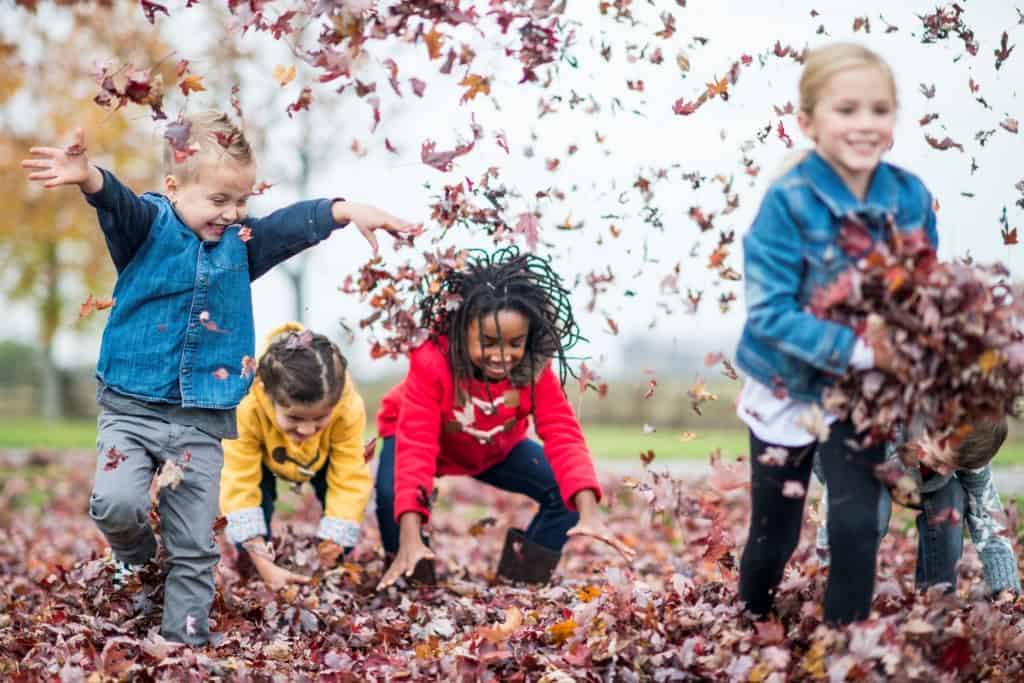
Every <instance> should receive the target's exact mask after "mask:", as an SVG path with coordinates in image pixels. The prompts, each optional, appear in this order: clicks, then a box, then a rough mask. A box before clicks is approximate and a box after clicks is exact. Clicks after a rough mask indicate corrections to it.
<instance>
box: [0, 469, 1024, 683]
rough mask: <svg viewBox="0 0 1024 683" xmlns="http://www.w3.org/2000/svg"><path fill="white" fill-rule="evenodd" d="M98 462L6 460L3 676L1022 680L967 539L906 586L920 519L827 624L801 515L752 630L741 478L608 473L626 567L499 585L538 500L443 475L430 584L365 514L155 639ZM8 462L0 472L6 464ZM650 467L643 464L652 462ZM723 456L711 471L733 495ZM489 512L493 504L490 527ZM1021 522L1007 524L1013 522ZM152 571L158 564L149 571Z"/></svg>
mask: <svg viewBox="0 0 1024 683" xmlns="http://www.w3.org/2000/svg"><path fill="white" fill-rule="evenodd" d="M93 457H94V456H92V454H89V453H61V454H50V455H45V454H41V455H38V456H34V457H32V458H30V459H29V461H28V462H27V463H26V462H21V463H19V467H18V468H17V469H15V470H13V472H12V470H11V469H10V464H11V463H10V462H8V463H7V465H8V467H6V468H5V467H2V466H0V472H5V474H4V475H3V476H2V478H0V487H2V488H0V675H2V677H3V678H4V680H54V681H57V680H60V681H79V680H87V681H100V680H115V679H121V680H129V679H130V680H143V681H144V680H173V681H186V680H196V681H198V680H210V679H220V680H256V681H263V680H275V681H295V680H321V679H322V680H337V681H349V680H351V681H366V680H374V681H386V680H387V681H391V680H441V679H445V680H450V681H455V680H458V681H462V680H466V681H470V680H481V681H487V680H502V681H505V680H510V681H516V680H521V681H536V680H542V681H550V682H555V681H558V682H561V681H580V680H586V681H606V680H621V681H640V680H651V681H672V680H683V681H687V680H714V681H727V680H735V681H783V680H830V681H842V680H859V681H872V680H896V681H899V680H914V681H942V680H987V681H999V680H1006V681H1016V680H1022V677H1024V631H1022V628H1021V624H1022V621H1021V617H1022V614H1024V602H1022V601H1021V600H1014V599H1012V598H1005V599H1003V600H999V601H987V600H985V599H983V598H982V593H983V584H982V583H981V579H980V575H979V574H980V572H979V565H978V563H977V560H976V558H975V556H974V554H973V551H969V553H968V555H967V559H965V561H964V563H963V569H962V572H961V580H960V584H959V586H958V590H957V591H956V593H955V594H954V595H942V594H941V593H940V592H937V591H933V592H932V593H929V594H925V595H922V594H918V593H916V592H915V591H914V589H913V570H914V557H915V547H916V540H915V539H914V537H913V533H912V531H909V530H911V529H912V528H913V524H912V520H911V518H910V517H909V516H907V515H906V514H901V515H897V517H896V519H895V520H894V522H893V531H892V533H890V534H889V536H887V537H886V539H885V540H884V542H883V544H882V549H881V556H880V561H879V581H878V585H877V591H876V601H875V608H876V610H875V614H874V615H873V618H872V619H871V620H869V621H867V622H865V623H862V624H859V625H856V626H853V627H851V628H849V629H843V630H833V629H829V628H827V627H825V626H823V625H822V623H821V609H820V598H821V593H822V590H823V586H824V570H822V569H821V568H820V567H819V565H818V563H817V561H816V559H815V555H814V550H813V542H812V540H811V537H810V529H809V528H808V529H805V538H804V542H803V543H802V544H801V547H800V548H799V550H798V551H797V554H796V555H795V557H794V560H793V561H792V562H791V563H790V566H789V569H788V572H787V575H786V577H785V580H784V582H783V585H782V588H781V591H780V598H779V600H778V601H777V604H778V608H779V614H780V619H779V620H778V621H775V622H770V623H767V624H759V625H754V624H751V623H750V622H749V621H748V620H747V619H745V618H744V617H743V615H742V613H741V606H740V604H739V602H738V600H737V597H736V579H735V575H734V569H733V568H734V566H735V563H736V561H737V559H738V552H739V548H740V547H741V546H738V545H737V544H738V543H742V540H743V536H744V535H745V533H746V531H745V530H746V516H747V512H748V508H747V502H746V493H745V491H743V490H742V489H740V490H733V491H731V492H730V493H727V494H720V493H718V492H717V491H716V490H715V489H713V488H711V485H710V484H709V483H706V482H682V481H673V480H670V479H668V478H667V477H659V476H657V475H655V474H652V473H650V472H648V473H647V474H646V475H645V476H644V477H643V478H640V479H629V478H626V479H618V480H615V481H609V482H607V484H608V488H607V492H608V494H609V496H608V499H609V500H612V501H613V502H612V507H611V512H610V518H611V523H612V525H613V527H614V528H615V529H617V530H618V531H619V532H620V533H621V534H622V535H623V536H624V537H625V538H626V539H627V540H628V542H629V543H630V544H632V545H633V546H634V547H636V548H637V549H638V550H639V551H640V553H639V557H638V559H637V560H636V561H635V563H634V564H633V566H625V565H624V563H623V560H621V559H619V558H618V557H617V556H615V555H614V554H613V553H612V552H610V551H608V550H606V549H605V548H603V547H601V546H599V545H598V544H596V543H595V544H593V545H587V544H586V543H585V542H583V541H579V540H574V541H572V542H571V543H570V545H569V547H568V551H567V553H566V555H565V557H564V559H563V563H562V565H561V567H560V569H559V572H558V574H557V577H556V581H555V582H554V583H553V584H552V585H551V586H548V587H545V588H542V589H523V588H516V587H510V586H499V585H495V584H494V583H493V582H492V579H493V570H494V567H495V564H496V560H497V555H498V552H499V550H500V546H501V543H502V540H503V537H504V530H505V528H506V527H507V526H509V525H512V524H515V525H522V524H523V523H524V522H526V520H527V519H528V518H529V516H530V514H531V505H532V504H531V503H529V502H528V501H527V500H525V499H522V498H519V497H515V496H511V495H505V494H498V493H496V492H495V491H493V490H492V489H490V488H488V487H486V486H484V485H482V484H477V483H475V482H472V481H471V480H467V479H445V480H442V486H441V498H440V501H439V503H438V505H437V510H436V514H435V517H434V522H433V526H432V539H433V540H432V545H433V547H434V549H435V550H436V551H437V552H438V553H439V555H440V556H441V557H442V558H444V564H445V566H444V567H443V569H444V571H443V574H445V578H444V581H443V585H441V586H439V587H437V588H432V589H417V590H408V591H399V590H393V591H391V592H389V593H386V594H378V593H376V592H375V591H374V589H373V587H374V585H375V583H376V580H377V579H378V578H379V577H380V575H381V572H382V570H383V560H382V557H381V553H380V551H379V548H378V537H377V533H376V528H375V524H373V523H372V514H370V515H368V518H367V519H368V523H367V525H366V527H365V534H364V539H363V541H362V542H361V544H360V546H359V547H358V549H357V551H356V557H355V558H354V560H353V561H352V562H351V563H350V564H346V565H344V566H342V567H340V568H336V569H334V570H330V571H326V572H323V571H317V572H316V574H315V575H316V576H317V577H318V581H317V582H315V585H311V586H303V587H300V588H295V589H290V593H284V594H280V595H276V596H275V595H273V594H271V593H269V592H267V591H266V590H264V589H263V587H262V585H261V584H260V583H259V582H258V581H257V580H255V579H254V580H251V581H248V582H240V581H239V577H238V575H237V574H236V573H235V572H234V571H233V570H232V569H231V567H232V566H233V565H231V564H230V563H229V562H227V561H225V562H222V566H221V570H220V571H219V573H218V585H219V592H218V597H217V602H216V604H215V606H214V610H213V614H212V618H213V620H214V622H215V625H214V628H215V630H216V631H217V632H219V634H221V635H220V638H219V644H218V645H217V646H211V647H206V648H200V649H188V648H181V647H175V646H172V645H170V644H168V643H166V642H165V641H163V640H162V639H161V638H160V637H159V635H157V626H158V624H159V616H160V611H159V601H160V599H161V593H160V590H159V587H158V581H156V580H154V579H155V576H152V575H151V576H147V577H146V580H145V581H144V582H143V583H142V584H139V583H135V584H134V585H131V584H130V585H129V586H128V587H127V588H125V589H124V590H123V591H122V592H115V591H113V589H112V586H111V581H110V573H111V571H110V569H109V565H108V563H107V561H106V559H105V555H106V553H107V550H106V547H105V544H104V542H103V540H102V537H101V536H100V535H99V533H98V532H97V531H96V530H95V528H94V526H93V524H92V522H91V520H90V519H89V517H88V515H87V514H86V509H87V502H88V495H89V489H90V484H91V476H92V470H93V460H92V459H93ZM0 465H3V463H2V462H0ZM655 469H656V468H655ZM734 483H735V482H734V481H730V476H729V473H728V472H727V471H724V470H722V469H719V470H717V471H716V476H715V477H712V479H711V484H715V485H718V486H721V487H722V488H729V487H730V486H731V485H733V484H734ZM284 502H285V503H292V504H294V507H293V508H292V510H291V511H289V512H287V513H284V514H281V515H280V516H279V518H278V519H277V520H275V523H278V522H280V523H281V524H280V525H279V527H278V529H279V534H280V537H281V538H282V539H286V540H283V542H282V547H280V548H279V553H280V555H281V556H289V557H291V558H292V559H293V564H294V566H296V567H297V568H298V569H299V570H302V571H306V572H313V571H314V569H313V566H312V565H313V563H314V562H315V559H314V558H315V556H316V553H315V547H314V545H313V544H312V542H311V541H310V540H309V536H310V534H311V533H312V532H313V530H314V529H315V524H316V521H317V518H318V515H319V510H318V507H317V505H316V503H315V501H314V500H313V496H312V494H311V493H310V492H308V491H307V492H306V493H305V495H303V496H302V497H301V498H296V497H291V496H289V497H285V498H284ZM487 517H493V518H494V522H493V523H491V521H490V520H487V519H486V518H487ZM1010 521H1011V522H1014V521H1015V520H1010ZM155 572H156V570H155V569H153V570H151V573H155Z"/></svg>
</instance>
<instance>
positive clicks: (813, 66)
mask: <svg viewBox="0 0 1024 683" xmlns="http://www.w3.org/2000/svg"><path fill="white" fill-rule="evenodd" d="M869 67H870V68H875V69H878V70H879V71H881V72H882V75H884V76H885V78H886V79H887V80H888V81H889V88H890V89H891V90H892V101H893V103H894V104H896V105H897V106H899V98H898V97H897V96H896V77H895V76H893V73H892V69H891V68H889V64H888V63H887V62H886V61H885V60H884V59H882V58H881V57H880V56H879V55H878V53H876V52H874V51H872V50H869V49H868V48H866V47H864V46H863V45H858V44H857V43H832V44H831V45H825V46H823V47H818V48H815V49H813V50H808V51H807V53H806V55H805V57H804V71H803V73H802V74H801V75H800V110H801V111H803V112H804V113H805V114H810V113H811V112H812V111H814V107H815V106H816V105H817V104H818V100H819V99H820V97H821V91H822V90H824V89H825V84H826V83H828V82H829V80H830V79H831V78H832V77H833V76H835V75H836V74H837V73H840V72H841V71H848V70H850V69H863V68H869Z"/></svg>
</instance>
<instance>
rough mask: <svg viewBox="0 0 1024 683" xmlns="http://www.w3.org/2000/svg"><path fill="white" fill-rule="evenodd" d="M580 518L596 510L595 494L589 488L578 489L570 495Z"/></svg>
mask: <svg viewBox="0 0 1024 683" xmlns="http://www.w3.org/2000/svg"><path fill="white" fill-rule="evenodd" d="M572 502H573V503H574V504H575V505H576V510H577V511H578V512H579V513H580V517H581V518H589V517H591V516H593V515H594V514H595V513H596V512H597V495H596V494H595V493H594V492H593V491H592V490H591V489H584V490H582V491H579V492H578V493H577V494H576V495H574V496H573V497H572Z"/></svg>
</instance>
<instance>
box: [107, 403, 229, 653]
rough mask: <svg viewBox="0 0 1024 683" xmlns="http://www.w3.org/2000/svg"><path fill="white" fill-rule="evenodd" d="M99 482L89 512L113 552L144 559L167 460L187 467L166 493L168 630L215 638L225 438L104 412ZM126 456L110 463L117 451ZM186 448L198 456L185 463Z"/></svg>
mask: <svg viewBox="0 0 1024 683" xmlns="http://www.w3.org/2000/svg"><path fill="white" fill-rule="evenodd" d="M96 447H97V450H98V454H99V457H98V459H97V462H96V483H95V484H94V485H93V491H92V498H91V499H90V501H89V515H90V516H91V517H92V518H93V520H94V521H95V522H96V526H98V527H99V529H100V531H102V532H103V535H104V536H106V538H107V542H108V543H110V547H111V549H113V551H114V556H115V557H116V558H117V559H118V560H121V561H122V562H127V563H130V564H142V563H144V562H146V561H148V560H150V559H152V557H153V555H154V553H155V552H156V538H155V537H154V536H153V531H152V529H150V526H149V507H150V501H149V487H150V484H151V482H152V481H153V476H154V475H155V474H156V472H157V471H158V470H159V468H160V467H161V466H162V465H163V463H164V462H165V461H167V460H177V461H178V463H179V464H182V465H184V470H185V474H184V477H183V478H182V480H181V482H180V483H179V484H178V486H177V488H176V489H171V487H169V486H165V487H164V488H162V489H161V490H160V493H159V512H160V536H161V538H162V539H163V544H164V548H165V549H166V551H167V564H168V571H167V581H166V583H165V585H164V614H163V623H162V626H161V632H162V634H163V636H164V637H165V638H167V639H168V640H173V641H177V642H181V643H187V644H189V645H201V644H203V643H205V642H207V640H209V635H210V629H209V626H208V623H207V619H208V618H209V615H210V607H211V605H212V604H213V594H214V582H213V569H214V567H215V566H216V564H217V561H218V560H219V559H220V552H219V550H218V548H217V544H216V543H215V542H214V538H213V524H214V521H215V520H216V519H217V515H218V514H219V512H220V510H219V508H220V504H219V498H220V471H221V467H222V466H223V463H224V452H223V450H222V449H221V444H220V440H219V439H216V438H214V437H212V436H210V435H209V434H206V433H204V432H202V431H200V430H198V429H196V428H195V427H188V426H184V425H178V424H170V423H168V422H164V421H162V420H158V419H154V418H150V417H139V416H134V415H124V414H121V413H112V412H109V411H103V412H101V413H100V416H99V420H98V434H97V438H96ZM111 448H115V449H117V452H118V453H120V454H121V455H122V456H124V460H123V461H121V462H120V463H119V464H117V466H116V467H113V468H110V467H109V464H110V463H111V458H110V457H109V456H108V454H109V453H110V449H111ZM186 452H188V453H191V458H190V459H189V461H188V463H187V464H184V461H185V459H186V456H185V455H184V454H185V453H186Z"/></svg>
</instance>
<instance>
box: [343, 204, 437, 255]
mask: <svg viewBox="0 0 1024 683" xmlns="http://www.w3.org/2000/svg"><path fill="white" fill-rule="evenodd" d="M331 212H332V214H333V216H334V220H335V221H336V222H338V223H341V222H345V221H348V222H351V223H355V225H356V229H357V230H359V232H360V233H361V234H362V236H363V237H365V238H366V241H367V242H369V243H370V246H371V247H373V254H374V256H376V255H377V252H379V251H380V245H379V244H378V243H377V236H376V235H374V234H373V231H374V230H386V231H388V232H389V233H390V234H391V235H392V236H393V237H395V238H396V239H402V238H410V237H415V236H416V235H419V234H421V233H422V232H423V226H422V225H417V224H414V223H409V222H408V221H404V220H402V219H401V218H398V217H397V216H393V215H391V214H390V213H388V212H387V211H382V210H381V209H378V208H376V207H374V206H370V205H368V204H357V203H355V202H343V201H337V202H334V205H333V206H332V207H331Z"/></svg>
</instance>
